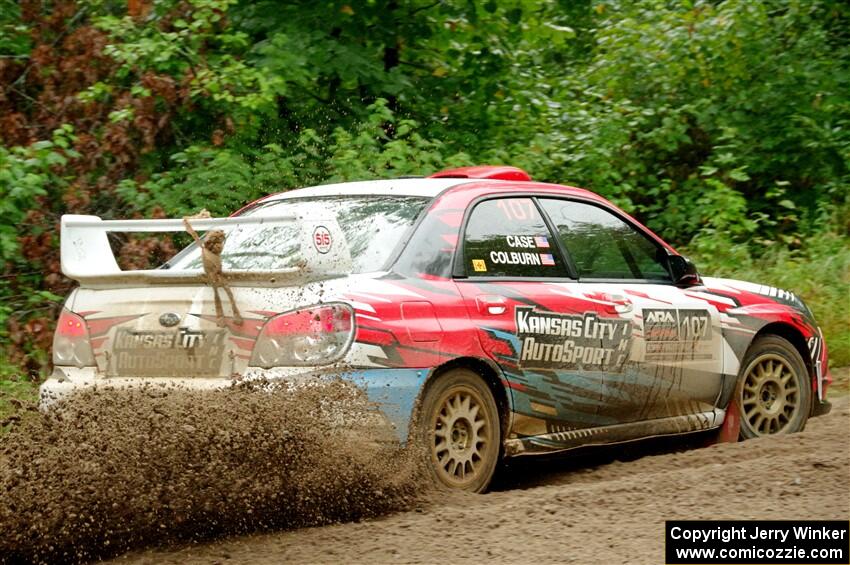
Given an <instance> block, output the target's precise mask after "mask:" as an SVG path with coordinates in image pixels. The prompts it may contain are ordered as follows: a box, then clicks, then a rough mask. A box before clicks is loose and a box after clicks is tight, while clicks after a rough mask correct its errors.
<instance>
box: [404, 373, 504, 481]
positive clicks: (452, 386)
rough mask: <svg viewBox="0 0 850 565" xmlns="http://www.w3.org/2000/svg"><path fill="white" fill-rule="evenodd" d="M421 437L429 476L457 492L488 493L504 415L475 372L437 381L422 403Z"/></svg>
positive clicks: (494, 468) (447, 376) (449, 375)
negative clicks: (500, 418)
mask: <svg viewBox="0 0 850 565" xmlns="http://www.w3.org/2000/svg"><path fill="white" fill-rule="evenodd" d="M418 433H419V439H420V443H421V444H422V445H423V446H424V453H423V455H424V457H425V461H426V466H427V468H428V470H429V473H430V474H431V475H432V477H433V478H434V479H436V481H437V483H438V484H440V485H442V486H445V487H449V488H452V489H459V490H466V491H470V492H483V491H484V490H485V489H486V488H487V486H488V485H489V484H490V481H491V480H492V478H493V474H494V472H495V471H496V466H497V465H498V462H499V453H500V441H501V429H500V425H499V411H498V408H497V407H496V402H495V400H494V399H493V394H492V393H491V392H490V389H489V388H488V386H487V384H486V383H485V382H484V381H483V380H482V379H481V377H479V376H478V375H477V374H475V373H474V372H472V371H469V370H467V369H454V370H451V371H449V372H447V373H445V374H443V375H440V376H439V377H437V380H436V381H434V383H433V384H432V385H431V386H429V387H428V389H427V390H426V391H425V395H424V397H423V398H422V404H421V405H420V410H419V422H418Z"/></svg>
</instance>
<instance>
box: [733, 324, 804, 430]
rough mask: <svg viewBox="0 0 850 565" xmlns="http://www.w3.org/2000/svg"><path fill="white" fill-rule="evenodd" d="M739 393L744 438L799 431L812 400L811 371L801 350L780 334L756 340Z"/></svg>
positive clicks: (747, 357)
mask: <svg viewBox="0 0 850 565" xmlns="http://www.w3.org/2000/svg"><path fill="white" fill-rule="evenodd" d="M736 393H737V395H738V406H739V409H740V413H741V437H742V438H743V439H750V438H755V437H761V436H767V435H774V434H788V433H794V432H799V431H801V430H802V429H803V428H804V427H805V426H806V420H808V417H809V412H810V409H811V402H812V386H811V381H810V379H809V374H808V371H807V370H806V365H805V363H804V362H803V358H802V357H801V356H800V353H799V352H798V351H797V350H796V349H795V348H794V346H793V345H791V343H789V342H788V341H787V340H785V339H783V338H781V337H779V336H772V335H770V336H764V337H760V338H757V339H756V341H754V342H753V344H752V345H751V346H750V350H749V351H748V352H747V356H746V358H745V360H744V364H743V370H742V372H741V376H740V378H739V382H738V389H737V391H736Z"/></svg>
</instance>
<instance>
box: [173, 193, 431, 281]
mask: <svg viewBox="0 0 850 565" xmlns="http://www.w3.org/2000/svg"><path fill="white" fill-rule="evenodd" d="M427 202H428V199H427V198H421V197H415V196H342V197H339V196H336V197H325V198H311V199H309V200H308V199H291V200H275V201H273V202H268V203H262V204H260V205H259V206H257V207H255V208H251V209H250V210H248V211H247V212H245V214H243V215H244V216H290V215H295V216H301V217H306V218H327V217H328V216H333V217H335V218H336V221H337V223H338V224H339V226H340V228H341V229H342V231H343V233H344V234H345V237H346V240H347V241H346V243H347V244H348V248H349V252H350V253H351V262H352V265H353V270H352V272H354V273H367V272H370V271H378V270H381V269H382V268H383V267H384V265H385V264H386V262H387V261H388V260H389V258H390V257H391V255H392V253H393V250H394V249H395V248H396V246H397V245H399V244H400V243H401V242H403V241H406V239H407V237H408V236H409V235H410V234H409V231H410V229H411V227H412V226H413V223H414V222H415V221H416V218H417V217H418V216H419V213H420V212H421V211H422V209H423V208H424V206H425V204H426V203H427ZM298 239H299V228H298V225H297V224H295V223H292V224H284V225H278V226H267V225H248V226H244V227H239V228H236V229H233V230H230V231H229V232H227V239H226V241H225V244H224V250H223V251H222V254H221V259H222V267H223V268H224V269H225V270H237V269H239V270H241V269H257V270H269V271H271V270H278V269H285V268H289V267H294V266H296V265H297V263H298V261H299V255H300V253H299V249H300V246H301V242H300V241H299V240H298ZM167 267H171V268H175V269H201V268H202V265H201V258H200V253H198V249H197V246H196V245H194V244H193V245H190V246H189V247H187V248H186V249H184V250H183V251H181V252H180V253H179V254H178V255H177V256H175V257H174V258H173V259H172V260H171V261H169V263H168V264H167Z"/></svg>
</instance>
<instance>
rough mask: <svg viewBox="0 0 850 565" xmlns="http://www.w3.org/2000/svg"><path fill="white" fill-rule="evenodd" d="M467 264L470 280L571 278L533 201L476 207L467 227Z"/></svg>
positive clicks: (495, 202) (490, 202)
mask: <svg viewBox="0 0 850 565" xmlns="http://www.w3.org/2000/svg"><path fill="white" fill-rule="evenodd" d="M464 264H465V265H466V274H467V275H469V276H479V277H566V276H567V271H566V268H565V266H564V264H563V260H562V259H561V257H560V256H559V255H558V252H557V251H556V249H555V245H554V243H553V241H552V234H550V233H549V229H548V228H547V227H546V223H545V222H544V221H543V217H542V216H541V215H540V212H539V211H538V210H537V206H535V204H534V202H533V201H532V200H531V198H500V199H497V200H485V201H484V202H481V203H480V204H478V205H476V206H475V209H474V210H473V211H472V214H471V215H470V217H469V221H468V222H467V224H466V234H465V235H464Z"/></svg>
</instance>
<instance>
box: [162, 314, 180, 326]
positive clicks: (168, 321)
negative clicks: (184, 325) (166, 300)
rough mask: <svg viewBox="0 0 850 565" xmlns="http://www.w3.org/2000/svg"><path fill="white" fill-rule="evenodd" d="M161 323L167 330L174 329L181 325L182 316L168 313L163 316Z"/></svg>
mask: <svg viewBox="0 0 850 565" xmlns="http://www.w3.org/2000/svg"><path fill="white" fill-rule="evenodd" d="M159 323H160V324H161V325H163V326H165V327H166V328H173V327H174V326H176V325H177V324H179V323H180V316H178V315H177V314H175V313H174V312H166V313H165V314H163V315H162V316H160V317H159Z"/></svg>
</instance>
